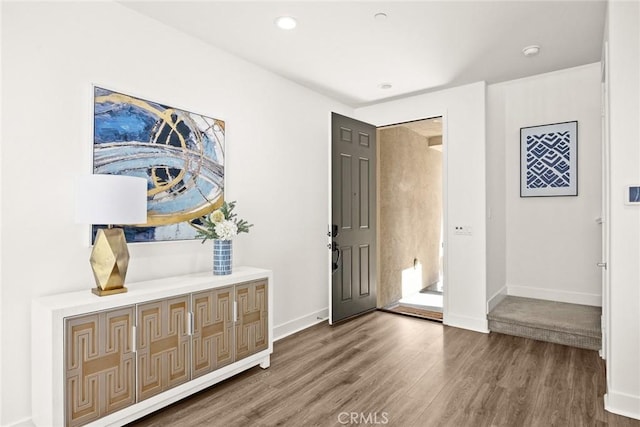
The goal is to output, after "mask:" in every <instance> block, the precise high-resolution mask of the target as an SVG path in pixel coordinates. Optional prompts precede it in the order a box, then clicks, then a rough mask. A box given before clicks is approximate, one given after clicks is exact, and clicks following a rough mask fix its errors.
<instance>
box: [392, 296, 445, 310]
mask: <svg viewBox="0 0 640 427" xmlns="http://www.w3.org/2000/svg"><path fill="white" fill-rule="evenodd" d="M398 302H399V303H400V304H404V305H408V306H415V307H416V308H422V309H425V310H432V311H440V312H441V311H442V294H437V293H420V292H417V293H415V294H411V295H409V296H406V297H402V299H401V300H400V301H398Z"/></svg>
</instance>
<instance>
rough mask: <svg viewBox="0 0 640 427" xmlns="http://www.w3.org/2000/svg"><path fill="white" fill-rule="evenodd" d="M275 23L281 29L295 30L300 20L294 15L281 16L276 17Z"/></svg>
mask: <svg viewBox="0 0 640 427" xmlns="http://www.w3.org/2000/svg"><path fill="white" fill-rule="evenodd" d="M275 24H276V25H277V26H278V28H280V29H281V30H293V29H294V28H295V27H296V25H298V21H296V19H295V18H294V17H292V16H280V17H278V18H276V20H275Z"/></svg>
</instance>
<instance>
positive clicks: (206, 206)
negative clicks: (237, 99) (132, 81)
mask: <svg viewBox="0 0 640 427" xmlns="http://www.w3.org/2000/svg"><path fill="white" fill-rule="evenodd" d="M224 136H225V123H224V121H222V120H218V119H214V118H210V117H206V116H203V115H201V114H195V113H191V112H189V111H185V110H180V109H177V108H173V107H169V106H167V105H163V104H160V103H157V102H152V101H147V100H144V99H141V98H136V97H134V96H130V95H125V94H122V93H118V92H113V91H111V90H108V89H103V88H100V87H94V123H93V138H94V139H93V173H96V174H117V175H130V176H137V177H143V178H145V179H146V180H147V188H148V190H147V197H148V199H147V210H148V212H147V223H146V224H144V225H140V226H127V227H125V236H126V237H127V241H128V242H155V241H167V240H185V239H194V238H195V235H196V230H195V229H194V228H193V227H191V226H190V225H189V221H191V220H193V219H195V218H198V217H201V216H203V215H206V214H207V213H209V212H212V211H213V210H214V209H216V208H217V207H219V206H220V205H222V203H223V201H224ZM96 227H97V226H95V225H94V235H95V231H96V230H97V228H96Z"/></svg>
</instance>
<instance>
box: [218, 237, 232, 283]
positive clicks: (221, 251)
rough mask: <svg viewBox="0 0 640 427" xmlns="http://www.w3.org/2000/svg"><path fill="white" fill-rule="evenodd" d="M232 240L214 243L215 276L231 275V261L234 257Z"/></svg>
mask: <svg viewBox="0 0 640 427" xmlns="http://www.w3.org/2000/svg"><path fill="white" fill-rule="evenodd" d="M231 243H233V241H232V240H214V241H213V274H215V275H216V276H222V275H225V274H231V261H232V255H233V245H232V244H231Z"/></svg>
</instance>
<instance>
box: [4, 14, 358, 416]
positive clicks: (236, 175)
mask: <svg viewBox="0 0 640 427" xmlns="http://www.w3.org/2000/svg"><path fill="white" fill-rule="evenodd" d="M2 63H3V74H2V88H3V91H2V105H3V107H4V109H3V111H2V112H3V116H2V119H3V121H2V124H3V126H2V159H1V161H2V164H1V170H2V177H1V179H2V181H1V182H2V187H1V188H0V191H1V196H2V199H1V207H2V209H1V211H0V215H1V219H2V233H3V234H2V249H1V250H2V260H1V261H2V267H3V268H2V271H1V280H2V282H1V284H2V306H1V311H2V314H1V317H0V321H1V325H2V330H1V333H2V343H3V347H2V351H1V353H0V357H1V358H2V359H1V360H2V362H3V363H2V368H1V371H0V375H1V376H2V385H1V393H2V396H4V397H5V398H3V400H2V404H1V405H0V409H1V411H2V418H1V419H0V425H12V424H15V423H18V422H20V421H23V420H28V418H29V417H30V386H29V384H30V383H31V382H30V354H31V348H30V338H29V337H30V327H31V325H30V318H29V313H30V302H31V299H32V298H34V297H38V296H41V295H45V294H53V293H59V292H64V291H72V290H86V291H87V292H89V289H90V288H91V287H92V286H94V284H93V278H92V274H91V270H90V267H89V263H88V257H89V252H90V248H89V245H88V243H87V241H86V236H87V231H86V227H85V226H81V225H76V224H74V222H73V214H72V206H73V194H72V192H73V191H72V187H73V180H74V178H75V177H76V176H77V175H79V174H82V173H87V172H89V171H90V170H91V157H90V156H91V154H90V153H91V144H92V138H91V121H92V93H91V84H92V83H96V84H103V85H105V86H106V87H109V88H112V89H115V90H118V91H122V92H125V93H129V94H132V95H138V96H143V97H145V98H149V99H152V100H155V101H159V102H162V103H166V104H169V105H172V106H176V107H181V108H184V109H188V110H191V111H195V112H199V113H202V114H206V115H209V116H213V117H216V118H220V119H224V120H226V125H227V178H228V179H227V189H228V191H227V194H228V198H229V199H230V200H238V212H239V213H240V214H241V215H242V216H243V217H245V218H246V219H248V220H249V221H250V222H253V223H254V224H255V227H254V228H253V229H252V230H251V233H249V234H248V235H242V236H241V237H239V238H238V239H237V240H236V244H235V257H236V262H237V264H247V265H255V266H259V267H266V268H271V269H273V271H274V278H275V292H274V294H275V297H274V303H275V305H274V309H275V310H274V311H275V313H274V315H275V325H276V327H279V328H278V332H277V334H284V333H287V332H288V331H290V330H292V329H294V328H297V327H300V326H304V325H308V324H309V323H310V322H312V321H316V317H317V315H322V314H323V313H324V315H325V316H326V308H327V283H328V276H327V264H326V259H327V255H326V252H327V250H326V246H325V245H326V235H325V233H326V224H327V218H326V201H327V200H328V194H329V188H328V185H327V183H328V180H327V170H329V165H328V159H327V155H326V153H327V143H328V141H329V119H328V118H329V115H330V111H332V110H333V111H336V112H339V113H341V114H347V115H351V114H352V110H351V109H350V108H347V107H345V106H343V105H340V104H338V103H336V102H335V101H332V100H330V99H328V98H325V97H322V96H320V95H318V94H315V93H313V92H311V91H309V90H307V89H305V88H302V87H301V86H298V85H295V84H293V83H291V82H289V81H287V80H284V79H282V78H280V77H277V76H275V75H274V74H271V73H269V72H266V71H264V70H263V69H260V68H258V67H256V66H253V65H251V64H249V63H247V62H244V61H242V60H239V59H237V58H235V57H233V56H231V55H229V54H227V53H225V52H222V51H220V50H217V49H214V48H212V47H210V46H207V45H205V44H203V43H201V42H200V41H198V40H196V39H194V38H190V37H188V36H186V35H183V34H182V33H179V32H177V31H175V30H172V29H171V28H168V27H166V26H164V25H162V24H160V23H158V22H156V21H154V20H151V19H148V18H145V17H143V16H141V15H138V14H137V13H136V12H133V11H131V10H129V9H127V8H125V7H123V6H121V5H119V4H117V3H111V2H87V3H84V4H83V3H81V2H74V3H68V2H55V3H48V2H42V3H33V2H25V3H17V2H12V3H4V2H3V14H2ZM210 245H211V243H210V242H209V243H208V244H205V245H204V246H203V245H201V244H200V242H198V241H190V242H175V243H153V244H137V245H130V252H131V267H130V270H129V276H128V277H127V279H128V282H129V283H133V282H136V281H138V280H143V279H150V278H154V277H159V276H167V275H179V274H183V273H189V272H195V271H205V270H208V269H210V268H211V257H212V255H211V246H210ZM42 327H50V325H42ZM33 350H34V351H37V349H33Z"/></svg>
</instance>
